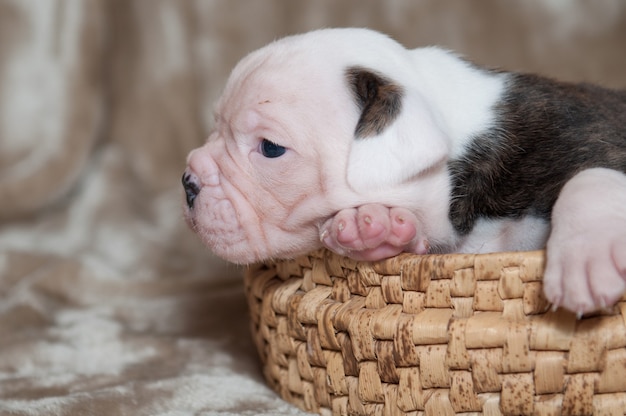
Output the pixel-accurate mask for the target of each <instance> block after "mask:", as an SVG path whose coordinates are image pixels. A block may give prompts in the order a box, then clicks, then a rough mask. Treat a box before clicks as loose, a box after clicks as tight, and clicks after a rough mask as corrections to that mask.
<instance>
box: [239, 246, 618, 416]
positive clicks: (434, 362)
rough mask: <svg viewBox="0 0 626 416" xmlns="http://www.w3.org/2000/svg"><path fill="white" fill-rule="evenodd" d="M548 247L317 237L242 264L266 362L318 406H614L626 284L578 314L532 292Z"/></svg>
mask: <svg viewBox="0 0 626 416" xmlns="http://www.w3.org/2000/svg"><path fill="white" fill-rule="evenodd" d="M543 268H544V253H543V252H541V251H538V252H514V253H496V254H480V255H428V256H417V255H401V256H398V257H395V258H392V259H389V260H385V261H382V262H377V263H365V262H355V261H352V260H349V259H347V258H345V257H340V256H337V255H335V254H333V253H331V252H329V251H326V250H320V251H317V252H314V253H312V254H310V255H308V256H305V257H302V258H298V259H296V260H290V261H281V262H275V263H268V264H264V265H258V266H255V267H253V268H251V269H249V270H248V272H247V274H246V278H245V281H246V293H247V298H248V303H249V306H250V312H251V316H252V330H253V336H254V339H255V342H256V346H257V348H258V351H259V354H260V356H261V361H262V363H263V369H264V375H265V377H266V379H267V381H268V383H269V384H270V385H271V387H272V388H273V389H274V390H276V391H277V392H278V393H279V394H280V395H281V396H282V397H283V398H284V399H285V400H287V401H288V402H291V403H293V404H295V405H297V406H298V407H300V408H302V409H304V410H307V411H312V412H317V413H320V414H323V415H330V414H336V415H345V414H355V415H406V414H409V415H422V414H426V415H454V414H480V413H483V414H486V415H501V414H504V415H560V414H564V415H590V414H606V415H609V414H610V415H623V414H625V412H626V323H625V320H626V298H623V299H622V301H621V302H620V303H618V304H617V305H616V306H615V308H613V310H612V311H610V312H605V313H602V314H597V315H595V316H588V317H585V318H583V319H580V320H577V319H576V317H575V316H574V315H573V314H571V313H568V312H565V311H561V310H559V311H557V312H552V311H551V310H550V308H549V305H548V304H547V302H546V300H545V298H544V297H543V294H542V287H541V278H542V272H543Z"/></svg>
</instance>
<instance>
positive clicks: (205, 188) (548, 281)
mask: <svg viewBox="0 0 626 416" xmlns="http://www.w3.org/2000/svg"><path fill="white" fill-rule="evenodd" d="M624 172H626V93H624V92H618V91H611V90H607V89H602V88H599V87H595V86H592V85H586V84H576V85H574V84H566V83H559V82H556V81H552V80H548V79H545V78H542V77H538V76H534V75H525V74H518V73H509V72H502V71H490V70H485V69H481V68H478V67H476V66H474V65H472V64H469V63H468V62H466V61H464V60H463V59H460V58H458V57H457V56H455V55H453V54H451V53H449V52H446V51H443V50H441V49H437V48H423V49H415V50H408V49H405V48H404V47H402V46H401V45H400V44H398V43H397V42H395V41H393V40H391V39H390V38H388V37H387V36H384V35H382V34H380V33H377V32H373V31H370V30H365V29H326V30H320V31H315V32H310V33H307V34H304V35H298V36H293V37H288V38H285V39H282V40H279V41H277V42H274V43H272V44H270V45H268V46H266V47H264V48H262V49H260V50H258V51H256V52H253V53H251V54H250V55H248V56H247V57H246V58H245V59H243V60H242V61H241V62H240V63H239V64H238V65H237V66H236V68H235V69H234V70H233V72H232V74H231V76H230V79H229V81H228V83H227V85H226V88H225V91H224V93H223V96H222V97H221V99H220V101H219V103H218V106H217V110H216V114H215V130H214V131H213V132H212V133H211V135H210V136H209V138H208V141H207V143H206V144H205V145H204V146H203V147H201V148H198V149H196V150H194V151H193V152H191V154H190V155H189V158H188V168H187V170H186V171H185V174H184V175H183V184H184V186H185V190H186V197H187V198H186V202H187V207H186V211H185V215H186V219H187V221H188V222H189V224H190V225H191V227H192V228H193V229H194V230H195V231H196V232H197V233H198V234H199V235H200V237H201V238H202V240H203V241H204V242H205V243H206V244H207V245H208V246H209V247H210V248H212V249H213V251H214V252H215V253H216V254H218V255H220V256H222V257H224V258H225V259H228V260H230V261H233V262H237V263H250V262H255V261H258V260H263V259H268V258H286V257H292V256H296V255H299V254H302V253H305V252H307V251H310V250H313V249H315V248H318V247H320V246H321V245H322V244H323V245H325V246H327V247H329V248H331V249H333V250H335V251H337V252H339V253H341V254H346V255H349V256H352V257H354V258H357V259H365V260H376V259H380V258H384V257H387V256H392V255H395V254H397V253H399V252H401V251H409V252H415V253H425V252H427V251H430V252H493V251H501V250H524V249H538V248H541V247H545V246H546V241H547V254H548V263H547V270H546V275H545V292H546V296H547V298H548V299H549V300H550V301H551V302H553V303H554V305H561V306H564V307H566V308H568V309H570V310H572V311H575V312H577V313H584V312H587V311H590V310H593V309H596V308H598V307H605V306H609V305H611V304H613V303H614V302H616V301H617V300H618V299H619V298H620V297H621V296H622V294H623V293H624V290H625V288H626V175H625V174H624Z"/></svg>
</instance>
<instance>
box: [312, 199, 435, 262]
mask: <svg viewBox="0 0 626 416" xmlns="http://www.w3.org/2000/svg"><path fill="white" fill-rule="evenodd" d="M320 230H321V231H320V240H321V241H322V243H323V244H324V245H325V246H326V247H327V248H329V249H330V250H332V251H334V252H335V253H337V254H341V255H344V256H348V257H351V258H353V259H355V260H362V261H377V260H382V259H385V258H388V257H392V256H395V255H397V254H400V253H402V252H408V253H416V254H426V253H427V252H428V242H427V240H426V238H425V236H423V235H422V234H421V227H420V224H419V221H418V219H417V217H416V216H415V214H413V213H412V212H411V211H409V210H408V209H405V208H399V207H398V208H388V207H385V206H383V205H379V204H366V205H362V206H360V207H357V208H348V209H343V210H341V211H339V212H338V213H337V214H335V215H334V216H333V217H331V218H330V219H328V220H327V221H326V222H325V223H324V224H323V225H322V227H320Z"/></svg>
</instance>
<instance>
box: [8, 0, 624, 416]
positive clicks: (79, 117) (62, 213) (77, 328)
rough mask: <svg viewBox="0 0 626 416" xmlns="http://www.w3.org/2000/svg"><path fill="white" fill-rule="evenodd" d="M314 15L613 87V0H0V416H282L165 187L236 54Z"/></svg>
mask: <svg viewBox="0 0 626 416" xmlns="http://www.w3.org/2000/svg"><path fill="white" fill-rule="evenodd" d="M333 26H367V27H370V28H373V29H377V30H380V31H383V32H386V33H388V34H390V35H391V36H392V37H394V38H396V39H397V40H399V41H400V42H402V43H403V44H405V45H406V46H407V47H417V46H424V45H440V46H443V47H447V48H450V49H454V50H456V51H457V52H459V53H461V54H463V55H465V56H466V57H468V58H470V59H471V60H472V61H474V62H476V63H478V64H482V65H487V66H491V67H499V68H504V69H510V70H521V71H530V72H538V73H542V74H544V75H549V76H552V77H556V78H560V79H563V80H569V81H590V82H596V83H599V84H602V85H605V86H609V87H615V88H625V87H626V46H625V45H626V1H623V0H594V1H587V0H571V1H568V0H525V1H513V0H464V1H461V0H419V1H415V0H389V1H376V0H315V1H314V0H310V1H306V0H248V1H243V0H242V1H237V0H180V1H176V0H0V414H2V415H5V414H7V415H44V414H54V415H78V414H80V415H109V414H111V415H157V414H171V415H174V414H176V415H183V414H207V415H209V414H220V415H228V414H249V415H258V414H261V415H280V414H285V415H286V414H293V415H295V414H300V411H299V410H298V409H296V408H294V407H293V406H291V405H289V404H287V403H285V402H283V401H282V400H280V399H279V398H278V397H277V396H276V395H275V394H274V393H273V392H271V391H270V390H268V389H267V388H266V387H265V384H264V381H263V379H262V376H261V374H260V371H259V368H258V364H257V358H256V352H255V351H254V349H253V347H252V345H251V341H250V338H249V335H248V317H247V311H246V306H245V303H244V298H243V288H242V282H241V278H240V275H239V274H240V270H239V269H237V268H235V267H232V266H228V265H226V264H224V263H222V262H221V261H219V260H217V259H215V258H213V257H212V256H211V254H210V253H209V252H208V251H207V250H206V249H204V248H203V247H202V246H201V245H200V243H199V242H198V240H197V239H196V238H195V236H194V235H192V233H191V232H190V231H188V230H187V228H186V226H185V225H184V223H183V221H182V215H181V203H182V199H181V198H182V191H181V189H179V188H180V187H179V180H180V176H181V174H182V171H183V169H184V166H185V157H186V154H187V153H188V152H189V150H191V149H192V148H194V147H196V146H199V145H201V144H202V143H203V141H204V139H205V138H206V136H207V135H208V132H209V130H210V128H211V123H212V106H213V102H214V101H215V100H216V98H217V97H218V96H219V94H220V92H221V89H222V86H223V85H224V83H225V80H226V78H227V76H228V74H229V71H230V69H231V68H232V67H233V66H234V65H235V63H236V62H237V61H238V60H239V59H240V58H242V57H243V56H244V55H245V54H246V53H247V52H250V51H252V50H253V49H256V48H258V47H260V46H262V45H264V44H266V43H268V42H270V41H272V40H273V39H276V38H277V37H281V36H284V35H288V34H293V33H298V32H303V31H307V30H311V29H315V28H321V27H333Z"/></svg>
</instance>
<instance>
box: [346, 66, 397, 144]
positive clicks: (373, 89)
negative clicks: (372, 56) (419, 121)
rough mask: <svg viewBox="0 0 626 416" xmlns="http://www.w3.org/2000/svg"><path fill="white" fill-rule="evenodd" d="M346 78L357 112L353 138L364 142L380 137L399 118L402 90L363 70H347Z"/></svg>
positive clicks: (377, 75)
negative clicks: (357, 117) (373, 137)
mask: <svg viewBox="0 0 626 416" xmlns="http://www.w3.org/2000/svg"><path fill="white" fill-rule="evenodd" d="M346 76H347V78H348V83H349V85H350V86H351V88H352V91H353V93H354V97H355V99H356V101H357V104H358V105H359V108H360V109H361V116H360V118H359V121H358V123H357V125H356V129H355V132H354V134H355V136H356V137H357V138H366V137H371V136H376V135H378V134H380V133H382V132H383V130H385V128H387V127H388V126H389V125H390V124H391V123H393V121H394V120H395V119H396V117H397V116H398V114H400V109H401V108H402V94H403V90H402V88H401V87H400V86H399V85H397V84H394V83H393V82H392V81H390V80H388V79H387V78H385V77H383V76H381V75H379V74H376V73H374V72H372V71H370V70H368V69H364V68H359V67H352V68H348V70H347V71H346Z"/></svg>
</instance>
